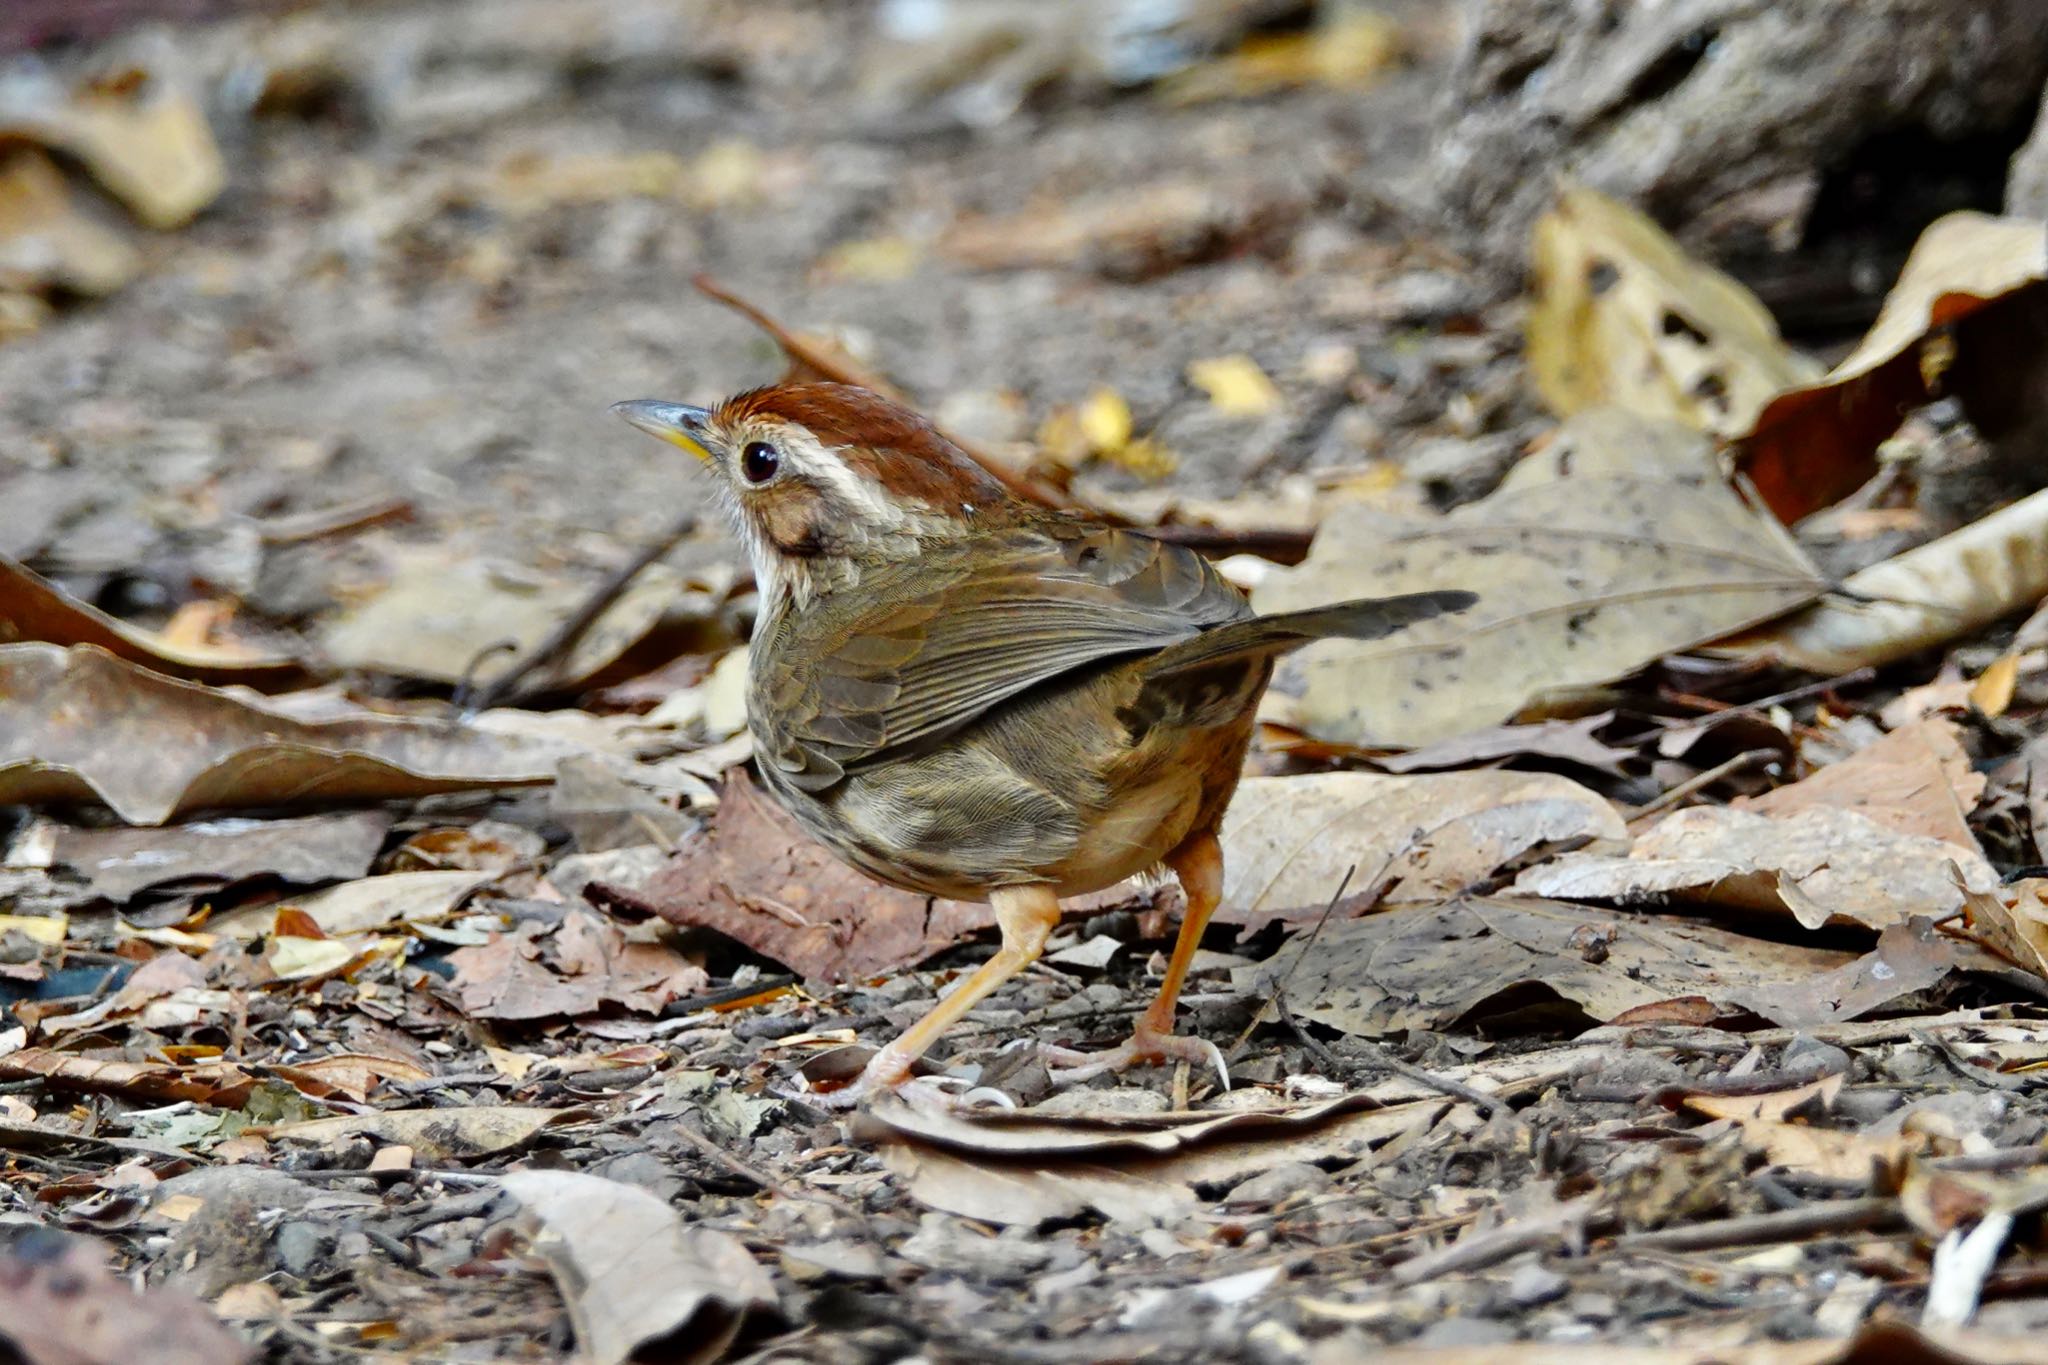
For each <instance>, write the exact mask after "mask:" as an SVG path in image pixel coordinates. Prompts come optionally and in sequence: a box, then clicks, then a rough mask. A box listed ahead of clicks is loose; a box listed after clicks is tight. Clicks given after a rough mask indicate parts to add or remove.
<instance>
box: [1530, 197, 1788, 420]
mask: <svg viewBox="0 0 2048 1365" xmlns="http://www.w3.org/2000/svg"><path fill="white" fill-rule="evenodd" d="M1530 266H1531V271H1532V273H1533V274H1534V276H1535V293H1536V297H1535V301H1534V303H1533V304H1532V305H1531V306H1530V309H1529V322H1528V342H1529V351H1528V354H1529V369H1530V372H1531V373H1532V374H1533V375H1534V377H1535V380H1536V387H1537V389H1538V390H1539V391H1540V392H1541V393H1542V395H1543V400H1544V401H1545V402H1546V403H1548V404H1549V405H1550V408H1551V410H1552V411H1553V412H1556V413H1557V414H1558V415H1559V416H1564V417H1568V416H1570V415H1571V414H1573V413H1576V412H1583V411H1585V410H1586V409H1588V408H1591V407H1597V406H1599V405H1602V404H1607V403H1612V404H1615V405H1618V406H1620V407H1624V408H1628V409H1631V410H1632V411H1635V412H1640V413H1643V414H1646V415H1648V416H1652V417H1668V418H1672V419H1674V420H1676V421H1680V422H1683V423H1685V424H1686V425H1687V426H1690V427H1694V428H1697V429H1698V430H1700V431H1704V432H1707V433H1709V434H1710V435H1714V436H1731V435H1734V434H1735V433H1737V432H1741V431H1747V430H1748V429H1749V427H1750V424H1751V423H1752V422H1753V421H1755V419H1756V415H1757V413H1758V412H1759V411H1760V410H1761V409H1762V408H1763V406H1764V404H1765V403H1766V402H1767V401H1769V400H1770V399H1771V398H1772V397H1773V396H1774V395H1776V394H1778V393H1779V392H1781V391H1783V390H1785V389H1788V388H1791V387H1793V386H1795V385H1800V384H1806V383H1810V382H1812V381H1813V380H1814V379H1816V378H1818V377H1819V375H1820V366H1819V365H1817V364H1815V363H1814V362H1813V361H1811V360H1809V359H1807V358H1806V357H1804V356H1802V355H1799V354H1798V353H1797V352H1795V351H1793V350H1792V349H1791V348H1790V347H1789V346H1787V345H1786V344H1785V342H1784V340H1783V339H1782V338H1781V337H1780V336H1779V335H1778V325H1777V323H1776V322H1775V321H1773V320H1772V318H1771V315H1770V313H1769V312H1768V311H1767V310H1766V309H1765V308H1764V306H1763V305H1762V304H1761V303H1759V302H1758V301H1757V299H1756V296H1755V295H1753V294H1751V293H1750V292H1749V290H1747V289H1745V288H1743V287H1742V285H1740V284H1738V283H1737V282H1736V281H1735V280H1733V279H1731V278H1730V277H1729V276H1727V275H1724V274H1722V273H1721V272H1720V271H1718V270H1716V269H1714V268H1713V267H1712V266H1710V265H1707V264H1705V263H1703V262H1700V261H1696V260H1693V259H1692V258H1691V257H1690V256H1688V255H1686V253H1685V251H1684V249H1683V248H1682V247H1680V246H1679V245H1678V243H1677V242H1675V241H1673V240H1672V239H1671V238H1670V236H1669V235H1667V234H1666V233H1665V232H1664V230H1663V229H1662V228H1660V227H1658V226H1657V225H1656V224H1655V223H1653V222H1651V221H1650V219H1649V218H1647V217H1646V216H1644V215H1643V214H1641V213H1639V212H1637V211H1636V210H1635V209H1632V208H1630V207H1628V206H1627V205H1626V204H1622V203H1620V202H1618V201H1616V200H1614V199H1610V198H1608V197H1607V196H1606V195H1604V194H1601V193H1600V192H1599V191H1597V190H1592V189H1588V188H1586V187H1585V186H1583V185H1572V186H1568V187H1566V188H1565V189H1564V190H1563V192H1562V193H1560V194H1559V195H1558V200H1557V205H1556V207H1554V208H1552V209H1551V210H1550V212H1548V213H1546V214H1545V215H1543V217H1541V218H1539V219H1538V220H1537V222H1536V226H1535V231H1534V239H1533V242H1532V244H1531V253H1530Z"/></svg>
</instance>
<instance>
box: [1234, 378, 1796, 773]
mask: <svg viewBox="0 0 2048 1365" xmlns="http://www.w3.org/2000/svg"><path fill="white" fill-rule="evenodd" d="M1824 586H1825V585H1824V584H1823V583H1822V581H1821V579H1820V577H1819V576H1818V574H1817V573H1816V572H1815V571H1814V569H1813V568H1812V566H1811V565H1809V564H1808V563H1807V562H1806V560H1805V558H1804V556H1803V555H1802V554H1801V552H1800V551H1799V550H1798V549H1797V548H1796V547H1794V546H1793V545H1791V544H1790V542H1789V541H1788V540H1787V538H1786V537H1785V535H1784V533H1783V531H1782V528H1779V527H1777V526H1776V525H1775V523H1771V522H1769V521H1768V520H1767V519H1766V518H1763V517H1761V516H1759V515H1758V514H1756V513H1755V512H1753V511H1751V510H1750V509H1749V508H1748V507H1747V506H1745V505H1744V504H1743V502H1742V501H1741V499H1739V498H1738V497H1737V496H1736V495H1735V494H1734V493H1733V492H1732V491H1730V489H1729V488H1728V487H1727V485H1726V484H1725V483H1723V482H1722V480H1721V476H1720V474H1719V472H1718V470H1717V468H1716V465H1715V461H1714V455H1713V452H1712V450H1711V449H1710V448H1709V446H1708V445H1707V443H1706V441H1705V440H1704V438H1702V437H1700V436H1698V435H1697V434H1696V433H1694V432H1691V431H1689V430H1687V429H1685V428H1683V427H1680V426H1678V425H1676V424H1674V423H1670V422H1660V421H1656V420H1653V419H1650V418H1645V417H1641V416H1638V415H1635V414H1631V413H1628V412H1625V411H1621V410H1619V409H1613V408H1604V409H1596V410H1592V411H1588V412H1585V413H1581V414H1580V415H1578V416H1577V417H1574V418H1572V419H1571V420H1570V421H1569V422H1567V423H1566V424H1565V425H1564V426H1563V427H1562V428H1560V429H1559V431H1558V432H1557V434H1556V436H1555V437H1554V439H1553V440H1552V441H1551V442H1550V444H1549V445H1548V446H1547V447H1545V448H1544V450H1543V451H1542V452H1541V453H1540V454H1538V455H1535V456H1531V457H1529V458H1526V459H1524V460H1523V461H1522V462H1521V463H1520V464H1518V465H1516V466H1515V468H1514V469H1513V470H1512V471H1511V472H1510V473H1509V475H1508V478H1507V480H1506V481H1505V482H1504V483H1503V484H1502V485H1501V487H1500V488H1499V490H1498V491H1496V492H1495V493H1494V494H1492V495H1491V496H1490V497H1488V498H1485V499H1483V500H1482V501H1480V502H1477V503H1473V504H1470V505H1468V506H1465V507H1460V508H1458V509H1456V510H1455V511H1453V512H1451V513H1449V514H1448V515H1446V516H1443V517H1440V518H1434V519H1429V520H1422V519H1416V518H1404V517H1394V516H1389V515H1387V514H1384V513H1380V512H1376V511H1373V510H1372V509H1369V508H1364V507H1356V506H1350V505H1346V506H1341V507H1339V508H1337V509H1336V510H1335V511H1333V512H1332V513H1331V515H1330V517H1329V519H1328V521H1326V522H1325V523H1324V527H1323V530H1322V532H1321V533H1320V534H1319V535H1318V536H1317V538H1316V544H1315V548H1314V549H1312V550H1311V551H1310V553H1309V557H1308V560H1307V561H1306V562H1305V563H1303V564H1302V565H1301V566H1300V567H1299V568H1296V569H1289V570H1277V571H1275V572H1274V573H1272V574H1271V575H1270V576H1269V577H1268V578H1267V579H1266V581H1265V582H1264V583H1262V584H1261V585H1260V586H1259V588H1258V589H1257V591H1256V592H1255V593H1254V595H1253V600H1254V601H1255V602H1256V603H1257V605H1258V606H1259V608H1260V610H1262V611H1285V610H1288V609H1291V608H1296V607H1309V606H1315V605H1320V604H1324V603H1328V602H1334V601H1341V600H1343V599H1345V598H1349V597H1363V596H1379V595H1382V594H1386V593H1398V592H1409V591H1416V590H1420V589H1425V588H1431V589H1433V588H1466V589H1469V590H1471V591H1474V592H1476V593H1478V594H1479V605H1478V606H1476V607H1474V608H1473V609H1472V610H1471V611H1469V612H1466V613H1464V614H1462V615H1460V616H1458V617H1455V618H1450V617H1446V618H1441V619H1439V620H1436V621H1429V622H1424V623H1423V624H1421V625H1419V626H1413V627H1410V628H1409V629H1408V630H1406V631H1403V632H1402V633H1400V634H1399V635H1395V636H1391V637H1389V638H1387V639H1385V640H1380V641H1373V642H1368V643H1359V642H1354V641H1348V640H1331V641H1323V642H1319V643H1317V644H1315V645H1312V646H1310V647H1309V648H1308V649H1306V650H1304V651H1302V652H1301V653H1300V654H1298V655H1296V656H1294V658H1293V659H1291V660H1289V661H1288V662H1286V663H1284V664H1282V665H1281V669H1280V673H1279V675H1278V676H1277V678H1276V680H1275V683H1274V686H1275V689H1276V690H1277V691H1279V692H1281V693H1284V694H1285V695H1287V696H1289V697H1294V698H1297V699H1298V701H1297V706H1296V714H1295V715H1294V716H1293V717H1292V718H1291V719H1292V720H1293V721H1294V723H1296V724H1297V725H1299V726H1300V728H1302V729H1303V730H1306V731H1307V732H1308V733H1310V734H1311V735H1314V736H1315V737H1317V738H1319V739H1325V740H1332V741H1341V742H1344V743H1350V744H1366V743H1378V744H1390V745H1423V744H1429V743H1433V742H1435V741H1437V740H1441V739H1447V738H1451V737H1454V736H1456V735H1459V734H1462V733H1464V732H1465V731H1468V730H1473V729H1478V728H1480V727H1482V726H1488V725H1496V724H1499V723H1500V722H1502V721H1504V720H1507V719H1510V718H1511V717H1513V716H1514V715H1515V714H1516V713H1517V712H1519V711H1521V710H1522V709H1523V708H1524V707H1526V706H1528V705H1530V704H1531V703H1532V702H1535V701H1537V700H1539V699H1540V698H1541V697H1542V696H1543V695H1544V694H1545V693H1546V692H1550V691H1555V690H1559V689H1569V688H1573V687H1581V686H1585V685H1589V684H1595V683H1602V682H1607V681H1610V680H1612V679H1614V678H1617V677H1620V676H1623V675H1625V674H1627V673H1629V672H1632V671H1633V670H1635V669H1637V668H1640V667H1641V666H1643V665H1644V664H1646V663H1648V662H1650V661H1652V660H1654V659H1656V658H1658V657H1660V656H1662V655H1664V654H1666V653H1669V652H1671V651H1674V650H1680V649H1685V648H1688V647H1690V646H1693V645H1697V644H1699V643H1701V642H1703V641H1706V640H1711V639H1714V638H1716V637H1718V636H1721V635H1724V634H1726V633H1727V632H1728V631H1730V630H1734V629H1738V628H1740V627H1742V626H1744V625H1748V624H1751V623H1753V622H1756V621H1760V620H1765V619H1768V618H1770V617H1773V616H1777V615H1779V614H1781V613H1783V612H1785V611H1787V610H1790V609H1791V608H1793V607H1796V606H1799V605H1800V604H1802V603H1804V602H1807V601H1809V600H1811V599H1812V598H1813V597H1815V596H1816V595H1817V594H1818V593H1819V592H1821V591H1822V589H1823V587H1824Z"/></svg>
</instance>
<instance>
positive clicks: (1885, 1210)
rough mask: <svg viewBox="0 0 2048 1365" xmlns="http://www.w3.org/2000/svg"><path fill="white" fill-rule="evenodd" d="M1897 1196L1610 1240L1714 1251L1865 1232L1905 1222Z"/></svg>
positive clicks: (1621, 1245) (1641, 1247) (1624, 1245)
mask: <svg viewBox="0 0 2048 1365" xmlns="http://www.w3.org/2000/svg"><path fill="white" fill-rule="evenodd" d="M1905 1217H1906V1215H1905V1214H1904V1213H1903V1212H1901V1211H1900V1209H1899V1201H1898V1200H1897V1199H1895V1198H1893V1197H1891V1196H1889V1195H1883V1196H1878V1195H1873V1196H1871V1197H1869V1198H1865V1199H1838V1200H1834V1201H1832V1202H1830V1203H1825V1204H1809V1205H1807V1206H1806V1207H1804V1208H1798V1209H1784V1210H1781V1211H1780V1212H1777V1213H1757V1214H1751V1215H1749V1216H1748V1217H1745V1218H1724V1219H1722V1220H1721V1221H1720V1222H1718V1223H1703V1224H1700V1225H1697V1226H1694V1227H1683V1228H1659V1229H1657V1230H1656V1231H1654V1232H1630V1233H1624V1234H1623V1235H1621V1236H1619V1237H1617V1238H1615V1239H1614V1249H1615V1250H1616V1251H1715V1250H1718V1249H1720V1248H1722V1247H1739V1246H1755V1245H1756V1244H1758V1243H1760V1242H1790V1241H1796V1240H1798V1239H1799V1238H1802V1237H1821V1236H1826V1235H1827V1234H1829V1233H1838V1232H1868V1231H1871V1230H1873V1229H1877V1228H1886V1227H1891V1226H1893V1225H1895V1224H1898V1223H1902V1222H1904V1221H1905Z"/></svg>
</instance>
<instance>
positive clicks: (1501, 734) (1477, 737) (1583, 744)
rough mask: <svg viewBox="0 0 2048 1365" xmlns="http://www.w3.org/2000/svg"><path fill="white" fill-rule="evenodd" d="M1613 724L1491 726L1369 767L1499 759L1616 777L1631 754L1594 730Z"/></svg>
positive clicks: (1395, 769) (1463, 764)
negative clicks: (1548, 762)
mask: <svg viewBox="0 0 2048 1365" xmlns="http://www.w3.org/2000/svg"><path fill="white" fill-rule="evenodd" d="M1613 723H1614V712H1612V711H1601V712H1599V713H1597V714H1595V715H1590V716H1581V717H1580V718H1579V719H1577V720H1545V721H1538V722H1537V723H1536V724H1534V725H1495V726H1491V727H1489V728H1487V729H1484V730H1473V731H1470V732H1468V733H1466V734H1462V735H1459V736H1457V737H1456V738H1453V739H1445V740H1439V741H1437V742H1436V743H1435V744H1429V745H1425V746H1423V747H1422V748H1420V749H1410V750H1409V751H1408V752H1406V753H1401V754H1388V755H1386V756H1384V757H1380V758H1375V759H1374V760H1373V762H1374V763H1375V764H1377V765H1378V766H1379V767H1381V768H1383V769H1385V770H1386V771H1387V772H1390V773H1413V772H1425V771H1428V770H1431V769H1436V768H1469V767H1471V766H1473V765H1474V764H1479V763H1491V762H1495V761H1497V760H1499V759H1503V758H1547V759H1554V760H1556V761H1558V762H1560V763H1571V764H1575V765H1577V766H1578V767H1581V768H1591V769H1592V770H1593V771H1594V772H1599V773H1606V774H1607V775H1608V776H1610V777H1620V776H1622V774H1623V772H1624V771H1625V769H1624V767H1623V765H1624V764H1626V763H1627V762H1628V761H1629V760H1630V759H1632V758H1634V757H1635V751H1634V750H1632V749H1619V748H1616V747H1615V746H1614V745H1611V744H1608V743H1605V742H1604V741H1602V740H1601V739H1600V738H1599V731H1601V730H1604V729H1606V728H1607V727H1608V726H1609V725H1612V724H1613Z"/></svg>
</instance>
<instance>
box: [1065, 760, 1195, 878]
mask: <svg viewBox="0 0 2048 1365" xmlns="http://www.w3.org/2000/svg"><path fill="white" fill-rule="evenodd" d="M1202 796H1203V790H1202V781H1201V774H1200V772H1199V771H1198V770H1197V769H1196V768H1195V766H1194V765H1185V766H1181V767H1178V768H1176V769H1174V770H1169V771H1164V772H1161V773H1159V774H1158V776H1157V777H1156V778H1154V779H1153V780H1152V781H1151V782H1149V783H1147V784H1145V785H1143V786H1139V787H1133V788H1126V789H1124V790H1121V791H1119V792H1118V793H1117V795H1116V799H1115V800H1114V801H1113V802H1112V803H1111V804H1110V805H1109V806H1108V807H1107V808H1105V809H1103V810H1101V811H1099V812H1096V813H1094V814H1093V815H1092V816H1091V817H1090V818H1088V819H1087V820H1085V822H1084V823H1083V824H1082V826H1081V829H1080V832H1079V837H1077V838H1076V839H1075V841H1074V847H1073V850H1072V852H1070V853H1069V854H1068V855H1067V856H1066V857H1065V858H1064V859H1062V860H1061V861H1060V862H1059V864H1058V865H1057V866H1055V867H1052V868H1050V869H1048V870H1047V875H1048V876H1049V877H1050V878H1051V879H1052V881H1053V884H1054V889H1055V891H1056V892H1057V894H1059V895H1061V896H1080V895H1086V894H1087V893H1088V892H1090V891H1099V890H1101V889H1102V888H1103V887H1105V886H1114V885H1115V884H1116V883H1118V882H1120V881H1122V880H1123V879H1124V878H1126V877H1133V876H1136V875H1137V874H1138V873H1140V872H1143V871H1145V870H1147V869H1148V868H1153V867H1157V866H1158V865H1159V863H1160V860H1161V859H1163V858H1165V857H1166V855H1167V854H1169V853H1171V852H1173V850H1174V849H1175V848H1176V847H1178V846H1179V844H1180V841H1181V840H1183V839H1185V838H1186V837H1187V836H1188V833H1189V832H1190V830H1191V829H1192V828H1193V826H1194V823H1195V817H1196V815H1197V814H1198V813H1199V812H1200V810H1201V806H1202Z"/></svg>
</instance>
